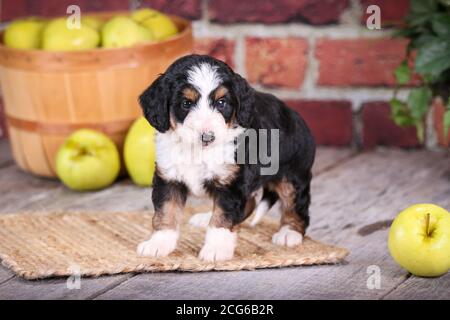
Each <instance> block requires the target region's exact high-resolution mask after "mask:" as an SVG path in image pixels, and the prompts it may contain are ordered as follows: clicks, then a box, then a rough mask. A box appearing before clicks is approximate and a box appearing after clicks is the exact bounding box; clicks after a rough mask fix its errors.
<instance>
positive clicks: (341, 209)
mask: <svg viewBox="0 0 450 320" xmlns="http://www.w3.org/2000/svg"><path fill="white" fill-rule="evenodd" d="M314 169H315V170H314V171H315V178H314V179H313V187H312V196H313V204H312V208H311V226H310V228H309V230H308V232H309V234H310V235H311V236H313V237H314V238H316V239H318V240H321V241H324V242H328V243H332V244H337V245H340V246H345V247H347V248H349V249H350V250H351V254H350V256H349V257H348V258H347V262H346V263H344V264H341V265H335V266H314V267H300V268H285V269H270V270H259V271H240V272H206V273H159V274H158V273H153V274H151V273H148V274H125V275H118V276H108V277H100V278H86V279H82V281H81V289H79V290H69V289H68V288H67V285H66V279H51V280H42V281H26V280H23V279H21V278H18V277H16V276H14V274H13V273H11V272H10V271H9V270H8V269H6V268H3V267H0V298H1V299H341V298H343V299H399V298H404V299H450V273H448V274H447V275H445V276H443V277H440V278H436V279H425V278H418V277H414V276H411V275H409V274H408V273H407V272H405V271H404V270H402V269H401V268H400V267H399V266H397V265H396V264H395V263H394V261H393V260H392V258H391V257H390V255H389V252H388V250H387V245H386V240H387V235H388V229H387V228H388V226H389V224H390V222H391V221H392V219H393V217H395V215H396V213H398V212H399V211H400V210H402V209H404V208H405V207H407V206H409V205H411V204H414V203H420V202H432V203H436V204H439V205H441V206H443V207H446V208H450V153H449V152H430V151H400V150H378V151H376V152H370V153H356V152H353V151H351V150H349V149H327V148H322V149H319V150H318V155H317V160H316V164H315V168H314ZM150 193H151V191H150V190H149V189H141V188H137V187H135V186H134V185H133V184H132V183H130V181H128V180H123V181H121V182H118V183H116V184H115V185H114V186H113V187H111V188H108V189H106V190H103V191H99V192H93V193H81V194H80V193H75V192H71V191H69V190H67V189H66V188H64V187H63V186H62V185H61V184H60V183H58V182H57V181H52V180H45V179H38V178H35V177H32V176H30V175H28V174H26V173H23V172H21V171H20V170H19V169H18V168H17V167H16V166H15V165H14V164H13V162H12V160H11V157H10V154H9V151H8V147H7V145H6V142H5V141H4V140H3V141H1V140H0V213H4V212H16V211H21V210H27V211H30V210H44V209H48V210H54V209H67V210H69V209H83V208H85V209H97V210H104V211H112V210H114V211H120V210H142V209H151V203H150ZM374 266H375V267H374ZM372 270H379V271H380V275H381V282H380V288H374V289H370V288H369V287H370V286H369V287H368V285H367V284H368V279H369V277H370V276H371V274H372V273H371V272H372ZM369 282H370V280H369Z"/></svg>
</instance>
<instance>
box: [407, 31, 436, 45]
mask: <svg viewBox="0 0 450 320" xmlns="http://www.w3.org/2000/svg"><path fill="white" fill-rule="evenodd" d="M434 38H435V37H434V36H433V35H432V34H431V33H426V32H424V33H422V34H421V35H420V36H417V37H415V38H413V39H412V46H413V47H414V48H420V47H423V46H425V44H426V43H427V42H429V41H431V40H433V39H434Z"/></svg>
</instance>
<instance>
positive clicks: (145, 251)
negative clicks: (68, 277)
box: [137, 55, 315, 261]
mask: <svg viewBox="0 0 450 320" xmlns="http://www.w3.org/2000/svg"><path fill="white" fill-rule="evenodd" d="M139 101H140V104H141V106H142V109H143V113H144V116H145V117H146V119H147V120H148V121H149V123H150V124H151V125H152V126H153V127H154V128H156V130H157V131H158V133H157V135H156V171H155V176H154V179H153V193H152V201H153V205H154V208H155V214H154V217H153V229H154V231H153V234H152V235H151V237H150V239H149V240H148V241H145V242H143V243H141V244H139V246H138V249H137V251H138V253H139V254H140V255H144V256H154V257H162V256H166V255H168V254H170V253H171V252H172V251H173V250H175V248H176V246H177V241H178V238H179V227H180V222H181V219H182V215H183V207H184V205H185V203H186V199H187V197H188V196H189V195H194V196H208V197H211V198H212V200H213V203H214V205H213V209H212V212H211V213H205V214H200V215H196V216H194V217H193V218H192V219H191V223H193V224H196V225H207V230H206V237H205V241H204V245H203V248H202V249H201V251H200V254H199V257H200V258H201V259H203V260H206V261H221V260H228V259H231V258H233V254H234V250H235V247H236V241H237V226H238V225H239V224H241V223H242V222H243V221H244V220H245V219H246V218H247V217H248V216H249V215H250V214H251V213H252V212H253V211H254V209H255V207H256V206H257V205H258V202H259V207H258V209H257V210H256V211H259V213H257V216H258V217H257V218H256V219H257V220H258V219H259V218H260V217H261V216H262V215H263V214H264V213H265V212H266V211H267V210H269V208H270V207H272V206H273V207H277V208H278V210H279V211H280V212H281V223H280V229H279V230H278V231H277V232H276V233H275V234H274V235H273V237H272V241H273V242H274V243H276V244H278V245H282V246H295V245H299V244H301V243H302V240H303V236H304V234H305V231H306V228H307V226H308V224H309V213H308V208H309V204H310V182H311V178H312V174H311V167H312V165H313V162H314V157H315V143H314V139H313V137H312V135H311V133H310V131H309V129H308V127H307V125H306V124H305V122H304V121H303V119H302V118H301V117H300V116H299V115H298V114H297V113H296V112H294V111H292V110H291V109H289V108H288V107H287V106H286V105H285V104H284V103H283V102H282V101H280V100H279V99H277V98H276V97H275V96H273V95H270V94H267V93H262V92H258V91H256V90H254V89H253V88H252V87H250V85H249V84H248V83H247V81H246V80H245V79H243V78H242V77H241V76H240V75H239V74H237V73H235V72H234V71H233V70H232V69H231V68H230V67H229V66H228V65H227V64H225V63H224V62H221V61H219V60H216V59H214V58H212V57H210V56H204V55H189V56H185V57H182V58H180V59H178V60H177V61H175V62H174V63H173V64H172V65H171V66H170V67H169V68H168V69H167V71H166V72H165V73H164V74H161V75H160V76H159V77H158V78H157V79H156V80H155V81H154V82H153V83H152V84H151V86H150V87H149V88H148V89H146V90H145V91H144V93H143V94H142V95H141V96H140V99H139ZM249 132H250V133H253V134H252V135H247V133H249ZM264 132H266V134H262V133H264ZM242 137H244V138H242ZM249 137H250V138H251V137H253V138H255V137H256V140H255V139H253V140H252V139H249ZM246 141H250V142H249V143H245V142H246ZM261 145H266V146H269V147H268V153H270V154H271V155H275V154H277V155H278V157H277V159H275V160H276V162H277V163H276V164H275V168H276V170H275V171H273V172H270V174H267V172H266V173H263V170H264V169H268V164H267V161H266V160H267V159H262V157H261V152H259V151H258V152H256V151H255V150H256V148H255V146H261ZM255 152H256V153H257V159H256V161H255V159H254V158H255V157H254V156H255ZM239 154H240V155H241V158H242V155H244V161H242V159H240V160H241V161H238V160H239V159H238V158H239ZM252 157H253V159H252ZM266 158H267V157H266ZM263 160H264V161H263ZM266 171H267V170H266Z"/></svg>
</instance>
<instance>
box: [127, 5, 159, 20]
mask: <svg viewBox="0 0 450 320" xmlns="http://www.w3.org/2000/svg"><path fill="white" fill-rule="evenodd" d="M159 13H160V12H159V11H157V10H154V9H150V8H143V9H139V10H136V11H133V12H132V13H131V15H130V18H131V19H133V20H134V21H136V22H137V23H141V22H142V21H144V20H146V19H148V18H150V17H152V16H154V15H157V14H159Z"/></svg>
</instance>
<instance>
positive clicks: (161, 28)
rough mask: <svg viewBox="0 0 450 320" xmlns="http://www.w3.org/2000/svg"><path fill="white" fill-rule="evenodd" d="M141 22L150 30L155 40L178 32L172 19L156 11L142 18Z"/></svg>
mask: <svg viewBox="0 0 450 320" xmlns="http://www.w3.org/2000/svg"><path fill="white" fill-rule="evenodd" d="M141 24H142V25H143V26H144V27H146V28H148V29H150V30H151V31H152V33H153V35H154V36H155V38H156V40H164V39H167V38H170V37H172V36H173V35H176V34H177V33H178V29H177V26H176V25H175V23H173V21H172V19H170V18H169V17H168V16H166V15H165V14H162V13H160V12H158V11H156V12H154V13H153V14H151V15H149V16H148V17H146V18H145V19H144V20H142V22H141Z"/></svg>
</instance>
